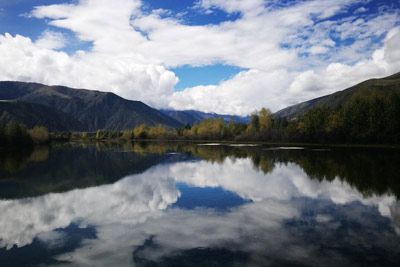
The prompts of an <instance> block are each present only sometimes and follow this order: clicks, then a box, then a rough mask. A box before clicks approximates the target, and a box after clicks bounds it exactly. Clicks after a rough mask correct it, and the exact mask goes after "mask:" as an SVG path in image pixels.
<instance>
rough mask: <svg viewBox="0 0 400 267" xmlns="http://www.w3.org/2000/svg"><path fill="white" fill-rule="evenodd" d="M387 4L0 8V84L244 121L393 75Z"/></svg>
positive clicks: (47, 1) (60, 1) (394, 34)
mask: <svg viewBox="0 0 400 267" xmlns="http://www.w3.org/2000/svg"><path fill="white" fill-rule="evenodd" d="M399 44H400V1H398V0H380V1H379V0H309V1H304V0H281V1H279V0H229V1H227V0H179V1H178V0H147V1H146V0H142V1H141V0H113V1H107V0H73V1H68V0H12V1H11V0H0V80H17V81H30V82H39V83H44V84H48V85H65V86H70V87H75V88H87V89H92V90H100V91H111V92H114V93H116V94H118V95H120V96H122V97H124V98H127V99H132V100H140V101H143V102H145V103H147V104H149V105H151V106H153V107H155V108H170V109H177V110H186V109H196V110H200V111H205V112H216V113H223V114H237V115H246V114H249V113H251V112H254V111H255V110H258V109H260V108H262V107H266V108H269V109H270V110H271V111H277V110H279V109H282V108H284V107H286V106H289V105H292V104H296V103H299V102H302V101H305V100H309V99H312V98H315V97H318V96H322V95H325V94H329V93H333V92H335V91H338V90H343V89H345V88H347V87H349V86H351V85H354V84H356V83H358V82H361V81H363V80H366V79H370V78H379V77H384V76H388V75H391V74H393V73H396V72H399V71H400V45H399Z"/></svg>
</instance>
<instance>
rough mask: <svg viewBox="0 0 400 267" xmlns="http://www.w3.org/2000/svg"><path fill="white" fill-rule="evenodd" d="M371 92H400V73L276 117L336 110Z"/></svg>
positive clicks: (298, 106) (325, 97)
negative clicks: (311, 111) (320, 109)
mask: <svg viewBox="0 0 400 267" xmlns="http://www.w3.org/2000/svg"><path fill="white" fill-rule="evenodd" d="M371 92H373V93H374V94H388V93H391V92H400V72H399V73H396V74H394V75H391V76H388V77H385V78H381V79H370V80H367V81H364V82H362V83H359V84H357V85H354V86H352V87H350V88H347V89H345V90H342V91H338V92H335V93H333V94H330V95H326V96H322V97H319V98H315V99H312V100H309V101H306V102H302V103H299V104H296V105H293V106H290V107H287V108H284V109H282V110H280V111H278V112H276V113H275V114H274V116H275V117H280V118H284V117H285V118H287V119H294V118H297V117H299V116H301V115H303V114H304V113H305V112H307V111H309V110H311V109H313V108H315V107H326V108H330V109H336V108H338V107H340V106H343V105H344V104H345V103H347V102H348V101H349V100H350V99H351V98H352V97H353V96H357V95H363V94H368V93H371Z"/></svg>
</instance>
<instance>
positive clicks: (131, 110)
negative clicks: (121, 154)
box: [0, 81, 181, 131]
mask: <svg viewBox="0 0 400 267" xmlns="http://www.w3.org/2000/svg"><path fill="white" fill-rule="evenodd" d="M0 99H2V100H14V101H18V102H19V103H21V102H24V103H31V104H38V105H42V106H46V107H47V108H50V109H52V110H54V111H57V112H61V113H60V114H68V115H70V116H72V117H73V118H74V119H76V120H77V121H79V122H80V123H81V124H82V125H83V130H87V131H93V130H97V129H105V130H122V129H128V128H133V127H135V126H137V125H139V124H142V123H144V124H147V125H158V124H160V125H163V126H167V127H179V126H181V124H180V123H179V122H178V121H176V120H174V119H173V118H170V117H168V116H166V115H165V114H163V113H162V112H160V111H158V110H156V109H154V108H151V107H150V106H148V105H146V104H144V103H143V102H140V101H133V100H127V99H124V98H122V97H120V96H118V95H116V94H114V93H110V92H100V91H94V90H88V89H75V88H69V87H66V86H47V85H43V84H39V83H24V82H13V81H3V82H0ZM45 126H47V125H45ZM70 130H81V129H79V128H76V127H75V128H74V129H70Z"/></svg>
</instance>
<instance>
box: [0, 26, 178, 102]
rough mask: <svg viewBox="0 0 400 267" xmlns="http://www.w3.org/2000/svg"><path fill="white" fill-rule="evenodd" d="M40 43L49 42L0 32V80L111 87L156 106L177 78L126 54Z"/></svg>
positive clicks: (167, 94) (104, 88)
mask: <svg viewBox="0 0 400 267" xmlns="http://www.w3.org/2000/svg"><path fill="white" fill-rule="evenodd" d="M43 43H46V44H47V45H48V44H49V43H48V42H42V41H40V40H39V42H38V43H33V42H32V41H31V40H30V39H29V38H26V37H23V36H20V35H17V36H15V37H13V36H11V35H9V34H5V35H0V55H1V63H2V64H0V80H18V81H35V82H40V83H44V84H50V85H66V86H71V87H77V88H89V89H97V90H101V91H111V92H114V93H117V94H119V95H120V96H122V97H125V98H129V99H137V100H142V101H145V102H146V103H149V104H151V105H153V106H156V107H160V106H165V105H167V103H168V101H169V96H170V95H171V94H172V92H173V87H174V85H175V84H176V83H177V82H178V79H177V77H176V76H175V74H174V73H173V72H171V71H168V70H167V69H166V68H164V67H162V66H160V65H154V64H142V63H137V61H136V60H134V59H132V58H130V57H129V56H127V57H124V56H113V55H108V54H103V53H91V52H88V53H87V52H83V51H82V52H78V53H76V54H74V55H68V54H66V53H64V52H61V51H54V50H49V49H46V48H43V47H42V45H43ZM52 45H54V43H53V44H52Z"/></svg>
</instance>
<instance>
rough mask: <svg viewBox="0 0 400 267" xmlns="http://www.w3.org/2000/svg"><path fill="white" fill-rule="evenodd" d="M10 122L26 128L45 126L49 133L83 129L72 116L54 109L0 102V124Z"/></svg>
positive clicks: (24, 103)
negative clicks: (15, 122)
mask: <svg viewBox="0 0 400 267" xmlns="http://www.w3.org/2000/svg"><path fill="white" fill-rule="evenodd" d="M11 121H17V122H20V123H23V124H24V125H25V126H27V127H28V128H32V127H33V126H35V125H46V127H47V128H48V129H49V130H50V131H68V130H69V129H75V130H82V129H84V127H83V125H82V123H81V122H79V121H78V120H76V119H74V118H73V117H72V116H70V115H68V114H65V113H63V112H60V111H57V110H55V109H52V108H49V107H46V106H43V105H40V104H32V103H26V102H20V101H0V123H1V124H7V123H9V122H11Z"/></svg>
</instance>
